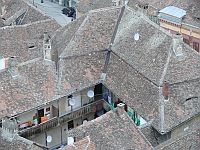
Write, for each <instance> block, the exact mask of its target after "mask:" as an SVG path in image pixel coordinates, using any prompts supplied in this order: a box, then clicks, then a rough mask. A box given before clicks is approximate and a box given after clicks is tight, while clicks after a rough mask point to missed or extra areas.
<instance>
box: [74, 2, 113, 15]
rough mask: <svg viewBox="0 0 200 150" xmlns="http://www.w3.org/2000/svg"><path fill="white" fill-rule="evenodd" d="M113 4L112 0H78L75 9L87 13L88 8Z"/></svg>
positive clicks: (92, 8)
mask: <svg viewBox="0 0 200 150" xmlns="http://www.w3.org/2000/svg"><path fill="white" fill-rule="evenodd" d="M111 6H114V3H113V0H79V1H78V5H77V11H78V12H80V13H87V12H89V11H90V10H94V9H98V8H104V7H111Z"/></svg>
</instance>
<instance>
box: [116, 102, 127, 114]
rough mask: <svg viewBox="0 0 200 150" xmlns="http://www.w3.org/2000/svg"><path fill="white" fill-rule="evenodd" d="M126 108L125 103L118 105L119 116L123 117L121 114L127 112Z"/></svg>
mask: <svg viewBox="0 0 200 150" xmlns="http://www.w3.org/2000/svg"><path fill="white" fill-rule="evenodd" d="M124 107H125V104H124V103H119V104H117V113H118V114H119V115H121V114H123V113H124V112H125V110H124Z"/></svg>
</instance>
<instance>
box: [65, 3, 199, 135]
mask: <svg viewBox="0 0 200 150" xmlns="http://www.w3.org/2000/svg"><path fill="white" fill-rule="evenodd" d="M115 9H116V10H115ZM115 9H114V8H113V7H112V8H110V9H109V10H108V8H104V9H98V10H95V11H90V12H89V14H88V15H87V17H86V18H85V20H84V21H83V23H82V24H81V26H80V27H79V28H78V30H77V32H76V33H75V34H74V37H73V39H72V40H71V41H70V42H69V43H68V44H67V46H66V48H65V51H64V52H63V53H62V54H61V58H65V57H66V58H68V57H77V56H81V55H86V54H90V53H92V52H95V51H101V50H105V49H107V48H108V47H109V45H110V44H111V56H110V59H106V60H107V61H108V65H105V66H104V69H105V68H106V69H105V70H103V71H105V72H104V73H106V74H107V76H106V79H105V81H104V82H103V84H105V85H106V86H107V87H108V88H109V89H111V91H112V92H114V93H115V94H116V95H118V96H119V97H120V98H121V99H122V100H124V101H125V102H126V103H127V104H128V105H129V106H131V107H132V108H134V109H135V110H136V111H137V112H138V113H139V114H140V115H141V116H142V117H144V118H145V119H147V120H151V119H153V125H154V127H155V128H156V129H157V130H158V131H161V124H162V125H163V127H162V128H163V130H164V132H167V131H169V130H170V129H172V128H173V127H175V126H177V125H178V124H179V123H181V122H183V121H186V120H187V119H188V118H190V117H192V116H194V115H196V114H198V113H199V109H198V108H199V107H198V106H199V105H197V106H195V109H192V108H193V106H192V105H193V104H194V105H195V103H198V101H196V100H192V101H191V102H190V103H191V104H192V105H190V106H188V105H187V106H186V105H183V104H182V103H179V101H180V100H182V101H185V99H187V98H186V97H184V96H183V94H181V93H182V91H186V93H187V91H188V92H189V95H191V97H192V96H197V97H199V95H198V94H196V90H197V89H198V88H199V86H198V85H196V86H197V87H196V90H195V89H193V88H192V86H193V85H194V84H195V83H194V82H193V80H198V79H199V78H200V74H199V72H200V66H199V64H200V63H199V61H200V56H199V55H198V54H197V52H195V51H194V50H192V49H191V48H190V47H188V46H186V45H185V44H183V42H181V46H182V52H183V55H182V56H181V58H180V57H179V56H176V54H175V52H174V51H173V42H174V39H173V38H174V37H172V35H170V34H169V33H168V32H166V31H165V30H164V29H161V28H160V27H159V26H158V25H156V24H154V23H153V22H151V21H150V20H149V19H148V18H147V17H145V16H144V15H143V14H141V13H140V12H139V11H135V10H132V9H131V8H130V7H126V8H125V10H124V12H123V11H120V9H119V7H116V8H115ZM120 13H122V18H121V21H120V22H119V23H118V21H117V19H120V18H119V16H120ZM111 14H114V16H115V18H116V19H114V20H113V15H111ZM96 16H98V17H96ZM99 19H100V20H102V21H103V23H102V25H100V24H99ZM97 23H98V24H97ZM111 24H112V26H111ZM108 25H109V26H108ZM104 26H105V27H104ZM111 27H112V29H111ZM113 28H114V29H113ZM115 29H116V30H115ZM115 33H116V35H115ZM135 34H139V39H138V40H137V39H136V40H135V39H134V36H135ZM102 37H104V38H102ZM105 37H106V38H105ZM113 38H114V42H113V43H111V39H113ZM101 39H102V40H101ZM103 39H105V40H103ZM70 59H71V58H70ZM105 64H107V63H105ZM164 81H167V83H169V91H170V92H169V101H168V102H164V105H166V108H165V109H164V112H160V111H159V110H160V107H161V102H162V101H164V99H163V95H162V90H161V88H162V84H163V83H164ZM179 83H181V85H182V86H180V87H179V90H175V89H174V87H176V85H179ZM188 83H190V84H191V85H190V86H189V85H188ZM194 86H195V85H194ZM186 87H187V88H186ZM173 89H174V90H173ZM174 104H176V106H177V107H180V108H181V109H183V111H184V113H179V115H176V114H177V113H178V112H177V107H176V108H175V107H172V106H173V105H174ZM188 110H191V111H190V112H189V113H188ZM171 112H174V113H171ZM161 116H164V119H163V122H161V119H160V117H161ZM175 118H176V120H179V121H180V122H177V121H176V120H175ZM165 119H166V120H165Z"/></svg>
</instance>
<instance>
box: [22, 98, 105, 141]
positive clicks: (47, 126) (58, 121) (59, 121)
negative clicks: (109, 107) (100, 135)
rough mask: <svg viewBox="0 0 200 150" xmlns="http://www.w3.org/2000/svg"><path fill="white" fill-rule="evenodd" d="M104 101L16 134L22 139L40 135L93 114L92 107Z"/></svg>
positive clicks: (95, 102)
mask: <svg viewBox="0 0 200 150" xmlns="http://www.w3.org/2000/svg"><path fill="white" fill-rule="evenodd" d="M103 101H104V100H98V101H94V102H92V103H90V104H88V105H86V106H83V107H81V108H80V109H78V110H74V111H72V112H70V113H68V114H65V115H62V116H60V117H54V118H52V119H50V120H48V121H46V122H44V123H41V124H39V125H37V126H33V127H29V128H27V129H23V130H21V131H19V132H18V134H19V135H20V136H22V137H25V138H26V137H30V136H32V135H34V134H38V133H42V132H44V131H46V130H47V129H50V128H53V127H56V126H58V125H60V124H63V123H65V122H68V121H70V120H73V119H76V118H79V117H81V116H83V115H87V114H89V113H91V112H93V111H94V110H93V109H94V106H96V105H98V104H99V103H102V102H103Z"/></svg>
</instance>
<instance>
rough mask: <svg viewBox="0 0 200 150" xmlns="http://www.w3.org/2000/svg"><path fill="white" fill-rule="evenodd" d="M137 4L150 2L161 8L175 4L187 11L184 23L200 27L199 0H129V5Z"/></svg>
mask: <svg viewBox="0 0 200 150" xmlns="http://www.w3.org/2000/svg"><path fill="white" fill-rule="evenodd" d="M136 4H143V5H145V4H149V5H150V6H153V7H154V8H156V9H158V10H161V9H163V8H165V7H167V6H175V7H178V8H181V9H183V10H185V11H186V16H185V17H184V19H183V22H184V23H187V24H191V25H194V26H196V27H199V28H200V20H199V19H198V18H199V17H200V15H199V14H200V10H199V7H200V3H199V1H198V0H180V1H174V0H162V1H160V0H145V1H144V0H129V4H128V5H129V6H130V7H135V5H136Z"/></svg>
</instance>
